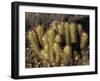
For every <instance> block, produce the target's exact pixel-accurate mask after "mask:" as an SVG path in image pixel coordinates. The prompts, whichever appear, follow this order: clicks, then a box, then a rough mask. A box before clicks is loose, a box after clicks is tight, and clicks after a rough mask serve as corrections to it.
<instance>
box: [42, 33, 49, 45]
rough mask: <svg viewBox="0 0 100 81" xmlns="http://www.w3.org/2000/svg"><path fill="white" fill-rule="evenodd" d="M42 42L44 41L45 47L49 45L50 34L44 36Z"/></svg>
mask: <svg viewBox="0 0 100 81" xmlns="http://www.w3.org/2000/svg"><path fill="white" fill-rule="evenodd" d="M42 42H43V47H45V45H48V46H49V41H48V35H47V34H46V33H45V34H44V36H43V37H42Z"/></svg>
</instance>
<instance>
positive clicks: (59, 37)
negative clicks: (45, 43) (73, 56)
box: [55, 35, 62, 44]
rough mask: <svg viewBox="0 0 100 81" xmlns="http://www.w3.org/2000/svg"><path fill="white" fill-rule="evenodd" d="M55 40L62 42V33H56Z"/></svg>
mask: <svg viewBox="0 0 100 81" xmlns="http://www.w3.org/2000/svg"><path fill="white" fill-rule="evenodd" d="M55 42H56V43H59V44H61V42H62V39H61V36H60V35H56V37H55Z"/></svg>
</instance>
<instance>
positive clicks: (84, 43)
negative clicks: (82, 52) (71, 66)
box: [80, 32, 88, 49]
mask: <svg viewBox="0 0 100 81" xmlns="http://www.w3.org/2000/svg"><path fill="white" fill-rule="evenodd" d="M87 43H88V34H87V33H86V32H83V33H82V35H81V37H80V48H81V49H84V48H85V47H86V46H87Z"/></svg>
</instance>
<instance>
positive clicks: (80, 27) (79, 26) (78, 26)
mask: <svg viewBox="0 0 100 81" xmlns="http://www.w3.org/2000/svg"><path fill="white" fill-rule="evenodd" d="M77 29H78V32H79V35H80V34H81V32H82V31H83V28H82V25H81V24H78V25H77Z"/></svg>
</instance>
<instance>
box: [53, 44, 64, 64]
mask: <svg viewBox="0 0 100 81" xmlns="http://www.w3.org/2000/svg"><path fill="white" fill-rule="evenodd" d="M53 48H54V53H55V63H56V64H58V63H59V62H60V56H61V53H62V49H61V46H60V45H59V44H57V43H54V46H53Z"/></svg>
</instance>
